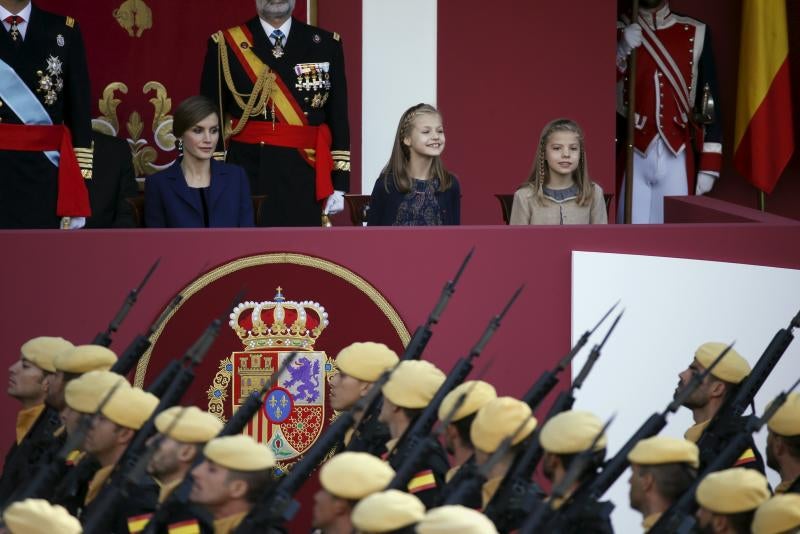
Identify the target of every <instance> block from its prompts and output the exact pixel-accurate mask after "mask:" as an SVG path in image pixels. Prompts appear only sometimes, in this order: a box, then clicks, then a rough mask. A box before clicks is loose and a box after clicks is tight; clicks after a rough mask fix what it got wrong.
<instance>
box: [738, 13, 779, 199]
mask: <svg viewBox="0 0 800 534" xmlns="http://www.w3.org/2000/svg"><path fill="white" fill-rule="evenodd" d="M786 26H787V25H786V0H743V1H742V43H741V49H740V53H739V89H738V97H737V101H736V130H735V141H736V142H735V144H734V146H735V150H734V155H733V161H734V164H735V165H736V168H737V169H738V170H739V172H741V173H742V174H743V175H744V176H745V177H746V178H747V179H748V181H750V183H752V184H753V185H754V186H755V187H756V188H758V189H760V190H761V191H764V192H765V193H772V190H773V189H775V184H776V183H777V182H778V178H779V177H780V175H781V173H782V172H783V170H784V168H786V165H787V164H788V163H789V159H790V158H791V157H792V152H794V133H793V130H792V103H791V89H790V79H789V38H788V35H787V28H786Z"/></svg>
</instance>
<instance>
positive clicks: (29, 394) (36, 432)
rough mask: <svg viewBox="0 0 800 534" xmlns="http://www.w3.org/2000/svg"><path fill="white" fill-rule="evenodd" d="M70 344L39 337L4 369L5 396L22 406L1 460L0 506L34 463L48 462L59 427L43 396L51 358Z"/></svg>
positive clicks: (47, 380) (23, 480) (48, 384)
mask: <svg viewBox="0 0 800 534" xmlns="http://www.w3.org/2000/svg"><path fill="white" fill-rule="evenodd" d="M71 346H72V343H70V342H69V341H67V340H65V339H63V338H60V337H49V336H42V337H36V338H33V339H31V340H29V341H27V342H25V343H24V344H23V345H22V347H20V356H19V360H17V361H16V362H14V363H13V364H12V365H11V367H9V368H8V373H9V378H8V390H7V391H8V395H9V396H10V397H11V398H13V399H15V400H17V401H19V402H20V403H21V404H22V407H21V409H20V411H19V413H17V422H16V435H15V439H14V442H13V443H12V444H11V447H10V448H9V451H8V453H7V454H6V459H5V462H4V463H3V474H2V477H0V505H3V504H5V503H6V501H7V500H8V498H9V497H10V496H11V494H12V493H13V492H14V491H16V490H17V488H18V487H19V486H21V485H22V484H23V483H24V482H25V480H26V478H27V477H29V476H30V473H31V472H32V471H33V470H34V469H35V468H36V465H37V464H38V463H39V462H40V461H42V462H46V461H49V459H50V458H49V456H50V454H51V449H52V448H53V441H54V437H53V432H55V430H56V429H57V428H58V427H59V426H60V420H59V417H58V411H57V410H55V409H53V408H51V407H49V406H47V405H46V404H45V399H46V398H47V393H48V391H49V390H50V387H51V381H52V375H53V372H54V370H55V369H54V368H53V359H54V358H55V357H56V356H57V355H58V354H59V353H60V352H62V351H64V350H66V349H67V348H69V347H71Z"/></svg>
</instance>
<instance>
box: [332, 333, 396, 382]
mask: <svg viewBox="0 0 800 534" xmlns="http://www.w3.org/2000/svg"><path fill="white" fill-rule="evenodd" d="M398 361H400V359H399V358H398V357H397V354H396V353H395V352H394V351H393V350H392V349H390V348H389V347H387V346H386V345H384V344H383V343H373V342H372V341H366V342H364V343H353V344H352V345H348V346H347V347H345V348H343V349H342V350H341V351H340V352H339V355H338V356H336V367H338V368H339V370H340V371H341V372H343V373H344V374H346V375H350V376H352V377H353V378H356V379H358V380H363V381H364V382H375V381H376V380H377V379H378V378H380V376H381V375H382V374H383V372H384V371H386V370H387V369H391V368H392V367H394V366H395V365H397V362H398Z"/></svg>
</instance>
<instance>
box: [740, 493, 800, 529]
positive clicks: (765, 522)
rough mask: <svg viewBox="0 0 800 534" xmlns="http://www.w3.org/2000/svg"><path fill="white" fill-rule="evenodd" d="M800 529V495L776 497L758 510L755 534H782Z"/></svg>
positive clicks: (789, 494) (754, 527) (754, 524)
mask: <svg viewBox="0 0 800 534" xmlns="http://www.w3.org/2000/svg"><path fill="white" fill-rule="evenodd" d="M798 527H800V494H798V493H785V494H782V495H776V496H774V497H773V498H771V499H770V500H768V501H767V502H765V503H764V504H762V505H761V506H759V507H758V510H756V515H755V517H754V518H753V526H752V530H753V534H781V533H782V532H789V531H791V530H792V529H796V528H798Z"/></svg>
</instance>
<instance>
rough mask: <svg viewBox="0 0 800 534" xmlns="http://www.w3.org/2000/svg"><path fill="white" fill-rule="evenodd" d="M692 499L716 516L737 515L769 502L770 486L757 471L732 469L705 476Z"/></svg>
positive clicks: (739, 468) (741, 468)
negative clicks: (694, 498)
mask: <svg viewBox="0 0 800 534" xmlns="http://www.w3.org/2000/svg"><path fill="white" fill-rule="evenodd" d="M695 497H696V499H697V504H699V505H700V506H702V507H703V508H705V509H707V510H710V511H711V512H714V513H715V514H738V513H740V512H749V511H750V510H755V509H756V508H758V507H759V506H761V505H762V504H763V503H764V501H766V500H767V499H769V486H768V483H767V479H766V477H764V475H762V474H761V473H759V472H758V471H756V470H754V469H746V468H744V467H734V468H732V469H725V470H723V471H717V472H716V473H711V474H709V475H708V476H707V477H705V478H704V479H703V480H702V481H701V482H700V484H699V485H698V486H697V491H696V492H695Z"/></svg>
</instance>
